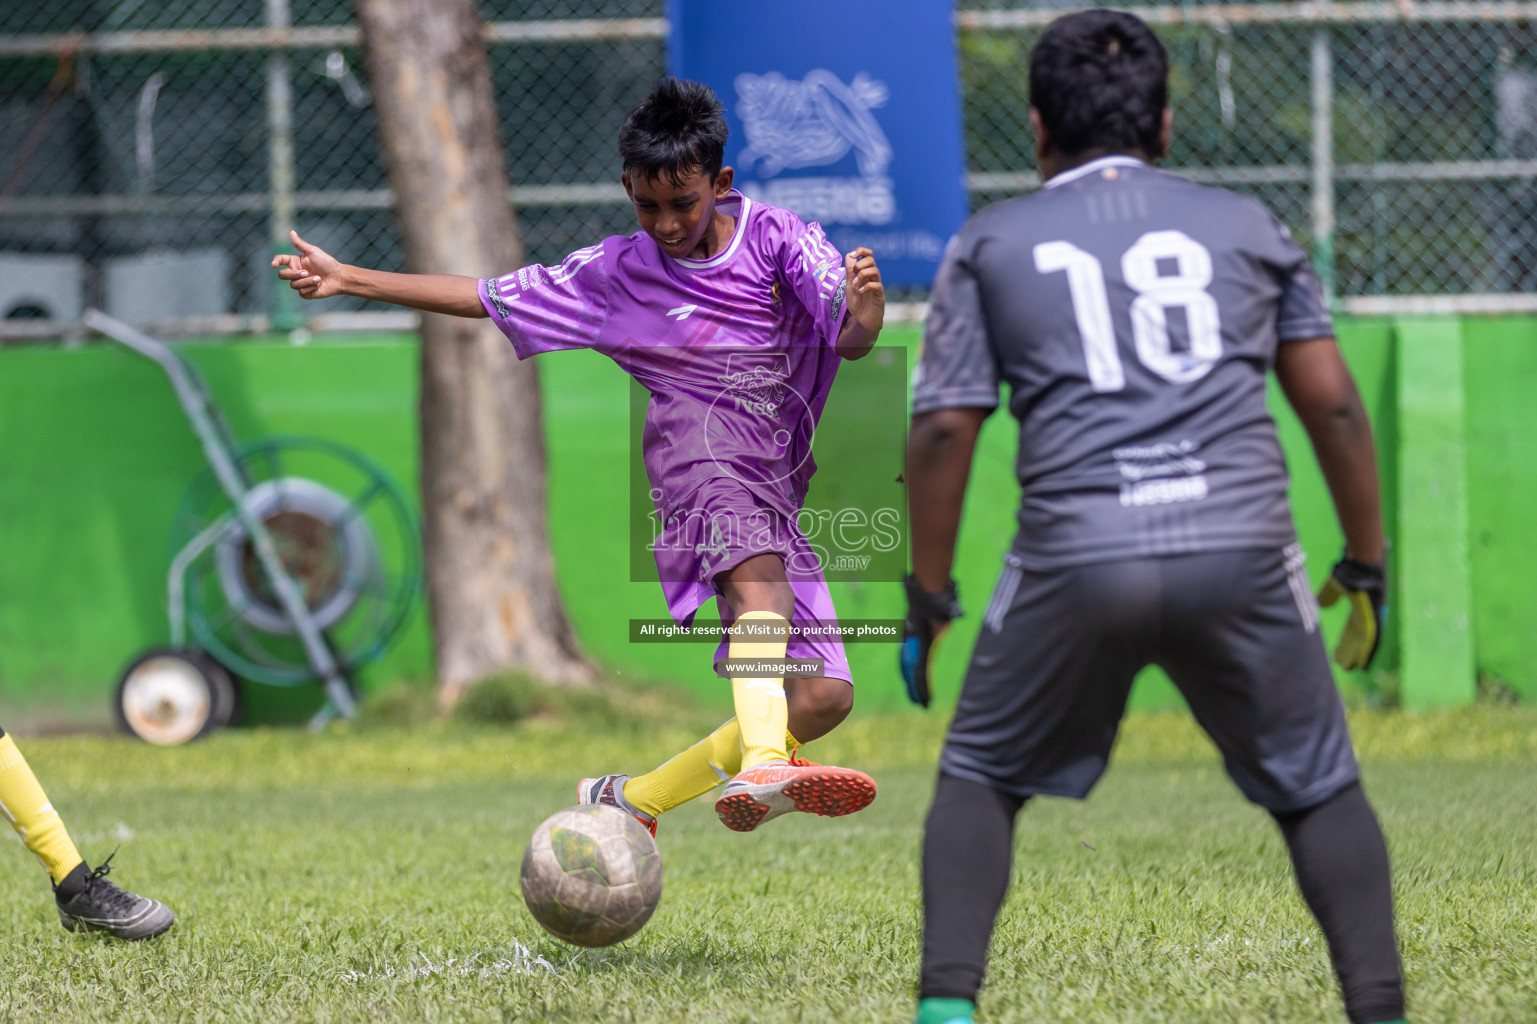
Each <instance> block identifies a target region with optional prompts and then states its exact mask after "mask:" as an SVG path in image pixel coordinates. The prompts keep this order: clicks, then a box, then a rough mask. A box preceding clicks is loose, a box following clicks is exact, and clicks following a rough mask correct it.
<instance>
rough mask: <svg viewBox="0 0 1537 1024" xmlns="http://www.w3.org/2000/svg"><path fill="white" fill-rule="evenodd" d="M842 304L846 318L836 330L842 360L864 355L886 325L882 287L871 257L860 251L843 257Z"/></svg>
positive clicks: (866, 252)
mask: <svg viewBox="0 0 1537 1024" xmlns="http://www.w3.org/2000/svg"><path fill="white" fill-rule="evenodd" d="M843 272H844V283H845V284H844V287H845V291H844V300H843V301H844V304H845V306H846V307H847V309H848V314H847V315H846V316H845V317H844V318H843V326H842V327H841V328H839V330H838V343H837V349H838V354H839V355H840V356H842V357H843V358H845V359H859V358H861V357H863V356H865V355H868V354H869V352H870V350H871V349H872V348H874V347H875V339H876V338H878V337H880V333H881V327H882V325H883V324H884V323H885V322H886V286H885V285H883V284H881V271H880V268H879V267H877V266H876V265H875V253H873V252H871V251H870V250H869V249H866V248H864V247H862V246H861V247H860V248H858V249H855V250H853V251H852V252H850V253H849V254H848V255H847V256H845V257H843Z"/></svg>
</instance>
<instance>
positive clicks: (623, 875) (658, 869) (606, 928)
mask: <svg viewBox="0 0 1537 1024" xmlns="http://www.w3.org/2000/svg"><path fill="white" fill-rule="evenodd" d="M522 880H523V902H524V903H527V904H528V911H529V913H531V914H533V915H534V920H536V921H538V922H539V923H540V924H541V925H543V926H544V930H545V931H547V932H549V933H550V934H551V935H553V936H555V937H556V938H557V939H562V940H564V941H566V942H570V943H573V944H575V945H578V946H611V945H613V944H614V943H616V942H623V941H624V940H625V939H628V938H629V937H630V936H631V935H634V934H635V933H636V932H638V931H640V930H641V927H642V926H644V925H645V923H646V922H647V921H648V920H650V919H651V913H652V911H654V910H656V905H657V901H659V900H660V899H661V898H662V856H661V854H659V853H658V852H657V849H656V840H655V839H652V838H651V833H649V832H647V831H646V828H645V826H644V825H642V824H641V823H640V822H638V821H636V820H635V819H634V818H632V817H630V816H629V815H628V814H626V813H624V812H623V811H621V810H619V809H618V808H617V807H608V806H605V805H603V804H586V805H582V806H578V807H567V808H566V809H565V810H563V811H556V812H555V813H554V814H552V815H550V816H549V817H548V818H546V819H545V820H544V823H543V824H541V825H540V826H539V827H538V828H537V829H535V830H534V837H533V838H532V839H530V840H529V841H528V849H527V850H526V851H525V852H524V854H523V873H522Z"/></svg>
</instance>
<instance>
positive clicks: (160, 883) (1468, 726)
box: [0, 708, 1537, 1024]
mask: <svg viewBox="0 0 1537 1024" xmlns="http://www.w3.org/2000/svg"><path fill="white" fill-rule="evenodd" d="M711 724H713V723H712V721H711V719H710V718H709V717H705V718H703V720H697V721H691V722H690V723H688V725H689V727H690V728H685V727H683V726H681V725H680V726H669V727H667V728H665V729H660V730H656V731H652V732H649V733H644V734H643V733H639V732H637V731H635V730H633V729H623V728H613V727H610V728H609V729H607V730H606V731H594V730H595V728H596V727H594V726H576V725H570V726H560V725H557V724H552V723H540V722H532V723H527V724H524V725H521V726H518V727H515V728H510V729H505V730H492V729H486V728H478V729H477V728H469V727H461V726H435V727H431V728H427V729H418V730H411V731H407V730H390V729H384V730H369V729H352V730H339V731H336V732H332V733H327V734H325V735H321V736H309V735H307V734H304V733H302V732H297V731H293V732H283V731H241V732H233V733H227V734H223V735H219V736H216V737H214V738H213V739H212V740H211V741H209V742H205V743H201V744H197V745H194V746H191V747H186V748H181V749H176V750H157V749H153V748H150V747H146V746H143V745H139V744H136V743H132V742H130V741H128V740H126V739H117V738H110V737H69V738H56V739H45V738H34V739H29V740H23V744H22V746H23V749H24V751H25V752H26V754H27V756H28V758H29V759H30V760H31V761H32V763H33V766H34V767H35V768H36V770H37V772H38V775H39V776H40V777H41V778H42V779H43V782H44V784H45V785H46V786H47V787H48V789H49V791H50V794H51V795H52V797H53V799H54V801H55V802H56V803H57V804H58V805H59V806H60V807H61V809H62V810H63V811H64V814H65V818H66V821H67V822H68V823H69V824H70V826H71V828H72V830H73V831H74V834H75V837H76V839H77V841H78V842H79V844H80V846H81V848H82V850H83V852H85V854H86V856H87V858H88V859H91V860H92V861H93V862H94V861H96V860H99V859H100V858H101V857H103V856H104V855H105V854H106V853H108V852H110V851H111V849H112V848H113V847H114V846H120V847H121V850H120V852H119V853H118V856H117V864H118V866H119V868H120V870H118V871H117V872H116V873H115V874H114V876H113V877H114V879H119V880H121V881H122V882H123V883H124V884H125V885H126V886H128V887H129V888H132V889H135V890H138V891H142V892H145V893H147V894H149V895H153V896H156V897H158V898H160V899H162V900H164V901H166V902H167V903H169V904H170V905H171V906H172V907H173V908H174V909H175V911H176V912H177V923H176V927H175V928H174V929H173V930H172V931H171V932H170V933H169V934H168V935H166V936H165V937H163V938H161V939H159V940H155V941H153V942H150V943H146V944H139V945H123V944H118V943H113V942H112V941H110V940H106V939H102V938H100V937H94V936H74V935H70V934H68V933H66V932H64V931H63V930H62V929H61V928H60V927H59V925H58V921H57V919H56V917H55V915H54V912H53V908H52V906H51V897H50V896H49V894H48V891H47V888H46V885H45V884H44V881H45V880H44V877H43V875H42V873H41V871H40V869H39V867H38V865H37V864H36V862H35V861H33V859H32V858H31V857H30V856H28V855H26V854H25V851H24V850H23V849H22V847H21V845H20V843H19V842H14V843H13V844H12V845H11V847H10V850H11V852H10V853H9V854H6V855H4V856H0V888H3V891H4V892H5V893H6V894H7V895H6V899H5V901H4V903H3V906H0V931H3V934H4V935H5V939H4V941H3V942H0V979H3V980H0V1020H18V1021H20V1020H38V1021H49V1022H56V1021H60V1020H70V1021H76V1020H80V1021H84V1020H114V1021H127V1020H146V1021H148V1020H154V1021H163V1020H198V1021H213V1020H241V1021H244V1020H250V1021H309V1020H314V1021H333V1020H334V1021H360V1020H391V1021H394V1020H400V1021H407V1020H410V1021H461V1020H463V1021H627V1022H642V1021H645V1022H651V1021H655V1022H660V1024H678V1022H695V1021H711V1022H716V1021H719V1022H744V1024H746V1022H752V1024H760V1022H762V1024H778V1022H817V1024H821V1022H849V1024H855V1022H859V1024H864V1022H872V1024H873V1022H882V1024H891V1022H905V1021H907V1020H908V1019H910V1014H911V1012H912V1000H913V994H914V987H915V972H916V951H917V939H918V902H917V883H918V879H917V866H916V865H917V844H918V840H919V835H920V829H921V824H922V820H923V815H924V813H925V811H926V808H927V803H928V797H929V792H930V785H931V781H932V775H933V763H934V756H935V752H936V750H937V747H938V742H939V739H940V735H941V731H942V729H943V725H944V723H943V721H942V719H941V718H940V717H939V716H924V715H920V714H918V713H916V712H914V713H912V714H905V715H893V716H885V717H875V718H866V719H863V720H858V721H855V722H853V723H850V724H849V725H847V726H845V727H844V728H843V729H841V730H839V732H838V733H835V734H834V735H833V736H832V737H829V738H828V739H827V740H824V741H822V742H821V743H819V744H817V745H816V746H815V747H814V748H813V749H811V750H810V751H809V754H810V756H812V757H814V758H816V759H818V760H827V761H835V760H836V761H839V762H841V763H847V764H852V765H856V766H860V767H866V768H868V769H869V770H871V771H872V773H873V774H874V775H875V776H876V778H877V780H878V781H879V783H880V786H881V795H880V797H879V798H878V799H877V800H876V802H875V804H874V805H873V806H872V807H870V808H869V809H868V810H866V811H864V812H862V813H861V814H859V815H857V816H855V817H852V818H848V819H844V820H841V821H834V820H822V819H813V818H803V817H801V816H792V817H789V818H783V819H780V820H778V821H775V822H773V823H771V824H770V825H768V826H765V828H764V829H763V831H762V832H760V833H754V834H751V835H745V836H743V835H736V834H733V833H730V832H728V831H726V830H725V829H723V828H721V826H720V825H719V824H718V823H717V822H716V821H715V819H714V815H713V814H712V813H711V812H710V809H709V807H708V806H707V805H704V804H694V805H690V806H688V807H684V808H682V809H680V810H679V811H677V812H675V813H673V814H671V815H669V816H668V817H667V818H666V819H664V820H663V822H662V831H661V836H660V843H661V850H662V856H663V858H664V862H665V865H666V883H665V889H664V893H663V898H662V905H661V908H660V909H659V910H658V912H657V914H656V916H655V917H654V918H653V919H652V921H651V923H650V924H649V925H648V926H647V928H646V929H645V930H644V931H642V932H641V934H640V935H639V936H637V937H636V938H635V939H633V940H631V941H630V942H628V943H625V944H623V945H621V946H618V947H614V948H610V949H606V950H589V951H578V950H575V949H573V948H571V947H567V946H564V945H562V944H561V943H559V942H557V941H555V940H553V939H551V938H548V937H547V936H545V935H544V934H543V933H542V932H541V931H540V930H539V928H538V926H537V925H535V924H534V922H533V920H532V919H531V918H530V917H529V916H528V913H527V911H526V910H525V909H524V908H523V905H522V901H521V899H520V898H519V895H518V883H517V870H518V863H519V859H520V857H521V855H522V849H523V844H524V843H525V841H526V840H527V838H528V836H529V834H530V833H531V832H532V830H533V828H534V826H535V825H536V824H537V823H538V822H539V821H540V820H541V819H543V818H544V817H545V816H546V815H547V814H549V813H550V812H552V811H554V810H556V809H557V808H560V807H562V806H566V805H568V804H570V803H572V802H574V795H573V789H574V782H575V780H576V779H577V778H578V777H579V776H581V775H583V774H590V773H596V772H602V771H611V770H629V771H632V772H634V771H639V770H641V769H643V768H645V767H647V766H649V765H650V764H651V763H653V762H655V761H657V760H659V759H660V758H662V757H665V756H667V755H668V754H669V753H671V752H672V750H673V749H675V748H676V747H679V746H681V745H682V744H684V743H686V742H688V741H689V740H691V739H692V738H693V734H692V731H691V727H693V726H698V727H702V728H707V727H708V726H709V725H711ZM1352 724H1353V727H1354V729H1355V731H1356V737H1357V746H1358V749H1359V750H1360V751H1361V754H1362V757H1363V760H1364V763H1365V765H1366V782H1367V787H1368V793H1369V794H1370V795H1371V797H1372V798H1373V800H1374V801H1375V802H1376V805H1377V807H1378V810H1379V812H1380V814H1381V815H1382V818H1383V823H1384V826H1385V829H1386V831H1387V834H1388V840H1389V844H1390V846H1391V848H1392V851H1393V856H1394V867H1395V871H1396V876H1397V882H1398V900H1399V903H1398V906H1399V921H1400V930H1401V935H1402V945H1403V951H1404V959H1405V968H1406V973H1407V977H1408V981H1409V997H1410V1006H1411V1015H1412V1017H1413V1019H1415V1020H1416V1021H1419V1022H1431V1021H1435V1022H1480V1024H1494V1022H1497V1021H1508V1022H1530V1021H1533V1020H1537V932H1534V928H1537V842H1534V840H1537V715H1534V714H1533V713H1532V712H1528V711H1520V710H1509V709H1492V708H1478V709H1473V710H1470V711H1465V712H1458V713H1451V714H1445V715H1426V716H1420V717H1409V716H1404V715H1399V714H1385V713H1364V712H1363V713H1358V714H1356V715H1354V716H1353V719H1352ZM13 839H14V837H13ZM1322 946H1323V944H1322V939H1321V937H1320V936H1319V935H1318V933H1317V931H1316V929H1315V927H1314V925H1313V923H1312V921H1311V919H1310V918H1309V917H1308V916H1307V912H1306V910H1305V908H1304V907H1303V905H1302V903H1301V901H1300V899H1299V898H1298V897H1297V895H1296V893H1295V889H1294V886H1293V883H1292V880H1291V877H1290V874H1289V872H1288V869H1287V864H1286V859H1285V851H1284V848H1283V846H1282V844H1281V841H1280V838H1279V836H1278V835H1277V834H1276V831H1275V829H1274V827H1273V826H1272V825H1271V823H1270V821H1269V819H1268V818H1267V817H1266V816H1265V815H1264V814H1263V813H1261V812H1259V811H1257V810H1255V809H1253V808H1251V807H1249V806H1247V805H1246V804H1244V803H1243V801H1242V800H1241V799H1240V798H1239V796H1238V795H1237V793H1236V791H1235V790H1234V789H1233V788H1232V786H1231V785H1230V784H1229V783H1228V782H1227V780H1226V778H1225V777H1224V775H1223V774H1222V770H1221V766H1220V764H1219V763H1218V761H1217V759H1216V755H1215V753H1214V752H1213V751H1212V749H1211V747H1210V745H1209V744H1208V743H1207V742H1206V740H1205V739H1204V738H1203V737H1201V736H1200V734H1199V733H1198V732H1196V730H1195V729H1194V727H1193V726H1192V725H1191V724H1190V723H1189V721H1188V720H1187V719H1186V718H1185V717H1184V716H1180V715H1145V716H1135V717H1133V718H1131V719H1129V720H1128V723H1127V726H1126V729H1125V731H1124V733H1123V736H1122V742H1121V744H1120V746H1119V748H1118V750H1117V754H1116V758H1115V762H1114V764H1113V766H1112V768H1111V771H1110V773H1109V775H1108V776H1107V777H1106V779H1105V781H1104V782H1103V783H1102V784H1101V786H1100V788H1099V789H1098V790H1097V791H1096V792H1095V793H1094V795H1093V797H1091V799H1090V800H1089V801H1088V802H1087V803H1084V804H1075V803H1071V802H1067V801H1060V800H1040V801H1036V802H1034V803H1033V804H1032V805H1031V806H1030V807H1028V808H1027V810H1026V812H1025V813H1024V815H1023V816H1022V818H1021V823H1020V828H1019V832H1018V838H1017V846H1016V860H1015V869H1014V887H1013V890H1012V893H1011V895H1010V898H1009V901H1008V903H1007V905H1006V906H1005V908H1004V910H1003V914H1002V916H1001V918H1000V927H999V930H998V932H997V934H996V936H995V938H994V943H993V950H994V956H993V966H992V974H991V977H990V981H989V984H988V987H987V989H986V990H985V992H984V996H983V1003H982V1006H983V1013H982V1017H981V1019H982V1020H983V1021H988V1022H1005V1021H1007V1022H1047V1021H1061V1022H1085V1024H1087V1022H1107V1024H1108V1022H1117V1024H1119V1022H1124V1021H1131V1020H1135V1021H1139V1022H1144V1024H1152V1022H1170V1024H1173V1022H1178V1024H1192V1022H1206V1021H1211V1022H1219V1021H1220V1022H1222V1024H1238V1022H1259V1021H1265V1022H1282V1021H1284V1022H1288V1024H1302V1022H1312V1021H1329V1022H1341V1021H1343V1020H1344V1014H1343V1012H1342V1011H1341V1010H1340V1008H1339V1002H1338V998H1337V997H1336V995H1335V986H1334V981H1333V977H1332V975H1331V973H1330V969H1329V966H1328V962H1327V959H1326V956H1325V952H1324V949H1323V948H1322Z"/></svg>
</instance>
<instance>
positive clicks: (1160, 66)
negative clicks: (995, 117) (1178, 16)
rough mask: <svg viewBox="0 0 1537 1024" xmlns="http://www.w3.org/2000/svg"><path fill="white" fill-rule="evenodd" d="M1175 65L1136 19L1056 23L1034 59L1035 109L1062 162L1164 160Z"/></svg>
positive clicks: (1105, 15)
mask: <svg viewBox="0 0 1537 1024" xmlns="http://www.w3.org/2000/svg"><path fill="white" fill-rule="evenodd" d="M1168 98H1169V59H1168V55H1167V54H1166V53H1165V52H1164V48H1163V44H1162V43H1160V42H1159V41H1158V37H1157V36H1156V35H1154V34H1153V30H1152V29H1150V28H1148V27H1147V23H1146V22H1145V21H1143V20H1142V19H1141V18H1138V17H1137V16H1136V15H1133V14H1127V13H1126V12H1125V11H1109V10H1104V9H1096V10H1089V11H1081V12H1079V13H1077V14H1069V15H1067V16H1066V17H1063V18H1058V19H1057V20H1056V21H1054V22H1052V23H1051V25H1050V27H1048V28H1047V29H1046V32H1045V33H1044V34H1043V35H1042V36H1041V38H1040V40H1039V41H1038V42H1037V43H1036V44H1035V49H1034V50H1032V51H1031V52H1030V105H1031V106H1032V107H1034V108H1035V109H1036V110H1038V111H1039V112H1040V115H1041V122H1042V123H1043V124H1044V125H1045V126H1046V131H1047V133H1048V135H1049V136H1050V138H1051V141H1052V143H1053V144H1054V145H1055V146H1056V148H1057V150H1058V151H1059V152H1060V153H1062V155H1063V156H1068V157H1072V156H1077V155H1079V154H1080V153H1085V152H1088V151H1090V150H1096V149H1103V150H1107V151H1110V152H1129V151H1132V150H1137V151H1140V152H1141V153H1142V154H1143V155H1144V156H1148V157H1152V156H1156V155H1157V153H1158V129H1159V126H1160V125H1161V124H1162V120H1163V109H1164V107H1166V106H1167V105H1168Z"/></svg>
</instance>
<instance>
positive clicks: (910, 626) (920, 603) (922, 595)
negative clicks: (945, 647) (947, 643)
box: [901, 575, 965, 708]
mask: <svg viewBox="0 0 1537 1024" xmlns="http://www.w3.org/2000/svg"><path fill="white" fill-rule="evenodd" d="M902 586H903V589H905V590H906V591H907V621H906V622H905V623H904V624H903V630H902V650H901V665H902V681H903V682H904V683H906V684H907V699H908V700H910V701H912V702H913V703H914V704H917V705H918V706H919V707H924V708H926V707H928V706H929V669H930V664H931V662H933V660H934V647H935V645H936V644H938V643H939V638H940V637H942V636H944V635H945V630H946V629H948V628H949V627H950V621H951V620H952V619H958V618H960V617H961V616H962V615H963V614H965V613H964V612H962V611H961V599H960V597H959V596H958V595H957V594H956V592H955V581H954V580H951V581H950V582H949V583H948V584H947V585H946V586H945V589H943V590H941V591H939V593H937V594H931V593H929V592H928V591H926V590H924V589H923V588H922V587H920V586H918V581H917V580H915V579H913V577H912V576H911V575H909V576H908V577H907V578H906V579H905V580H903V581H902Z"/></svg>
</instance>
